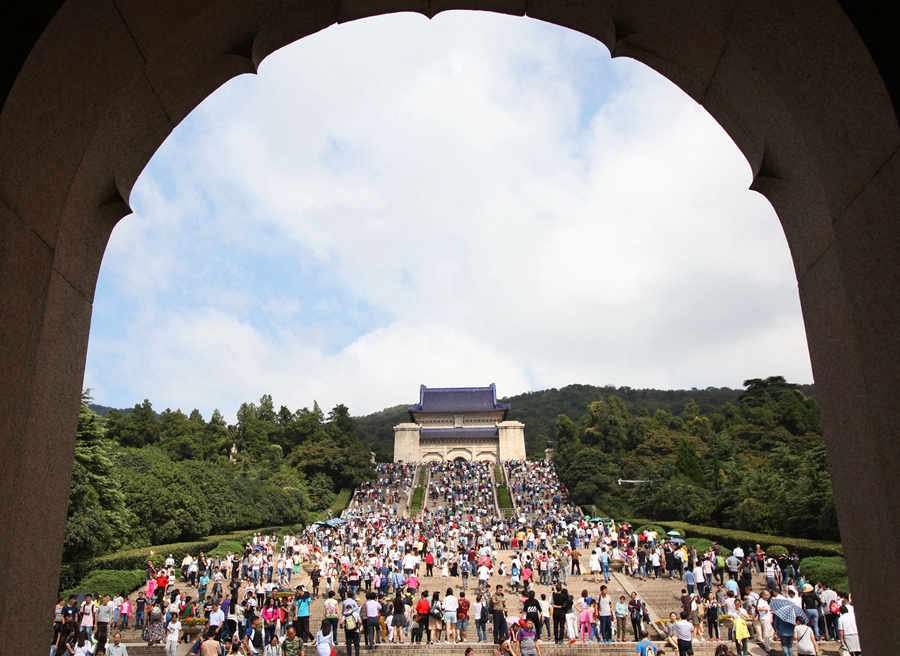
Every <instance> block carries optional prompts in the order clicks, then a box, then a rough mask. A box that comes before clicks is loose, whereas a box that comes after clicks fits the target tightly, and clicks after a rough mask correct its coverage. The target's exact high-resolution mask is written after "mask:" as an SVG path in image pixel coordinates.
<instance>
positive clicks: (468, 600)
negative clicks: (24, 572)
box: [51, 461, 861, 656]
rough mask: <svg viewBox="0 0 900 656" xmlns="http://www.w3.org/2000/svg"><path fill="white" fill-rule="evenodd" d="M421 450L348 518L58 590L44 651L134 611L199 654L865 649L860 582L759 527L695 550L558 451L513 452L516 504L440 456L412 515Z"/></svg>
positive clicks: (381, 477) (127, 618) (61, 649)
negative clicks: (610, 498) (765, 539)
mask: <svg viewBox="0 0 900 656" xmlns="http://www.w3.org/2000/svg"><path fill="white" fill-rule="evenodd" d="M422 464H423V463H393V464H382V465H378V468H377V471H378V480H376V481H372V482H371V483H368V484H366V485H363V486H360V487H359V488H358V489H357V490H356V491H355V493H354V495H353V498H352V501H351V505H350V507H349V508H348V512H347V513H345V516H344V517H342V518H334V519H332V520H330V521H328V522H316V523H313V524H310V525H309V526H307V527H306V529H305V530H303V531H302V532H301V533H298V534H292V533H287V534H285V535H282V536H278V535H254V536H253V538H252V540H250V541H249V542H248V544H247V545H246V546H245V548H244V550H243V552H239V553H232V552H228V553H227V554H225V555H214V556H209V555H205V554H203V553H199V554H185V555H184V557H183V558H181V559H179V560H176V558H175V555H174V554H169V556H168V558H167V559H166V562H165V566H164V567H162V568H156V567H154V566H153V564H152V563H148V568H147V581H146V585H145V587H144V588H142V589H141V590H140V591H138V592H137V593H135V594H131V595H125V594H119V595H116V596H115V597H113V598H112V599H111V598H109V597H104V598H102V599H99V598H96V597H95V596H93V595H85V596H83V597H72V598H69V599H60V600H59V603H58V604H57V608H56V618H55V623H54V632H53V638H52V646H51V656H88V655H90V656H100V655H101V654H103V655H106V656H127V647H128V645H127V644H126V643H125V642H123V641H122V636H123V635H128V634H129V632H131V631H134V630H135V629H137V630H138V631H140V634H139V635H140V637H141V639H142V640H143V641H145V642H146V643H147V644H150V645H155V644H160V645H165V650H166V653H167V654H168V655H170V656H175V652H176V649H177V648H178V645H179V644H181V643H182V642H188V643H189V644H190V649H191V651H192V652H193V653H199V654H201V655H202V656H217V655H222V656H225V655H226V654H242V655H243V656H257V655H258V656H300V654H302V653H306V654H311V651H310V650H312V649H315V651H316V655H317V656H332V654H333V652H332V649H334V648H338V647H339V648H340V649H345V650H346V653H347V656H358V655H359V652H360V649H361V648H363V647H364V648H366V649H375V648H377V647H378V646H379V645H381V644H396V645H423V644H431V645H434V644H438V643H445V644H455V643H476V644H477V643H482V644H486V645H491V646H492V648H493V649H494V650H495V653H497V654H501V655H502V654H511V653H515V654H516V655H517V656H542V654H541V653H540V650H541V648H542V645H543V646H544V648H545V649H546V648H548V646H549V648H550V650H551V651H552V650H553V649H554V648H555V647H554V646H555V645H562V644H567V645H571V644H574V643H575V642H581V643H595V644H600V643H612V642H619V643H622V642H629V643H631V644H632V645H633V648H634V651H635V652H636V653H637V654H639V655H640V656H653V655H654V654H660V653H663V652H665V650H671V651H672V652H673V654H674V652H676V651H677V652H678V654H679V656H690V655H692V654H693V651H694V649H695V648H696V649H699V648H700V647H699V645H701V644H702V643H707V642H718V643H719V648H718V649H716V654H717V655H718V656H727V655H728V654H729V653H731V654H738V655H739V656H749V648H750V641H751V639H752V640H755V641H758V642H759V643H760V645H761V646H762V647H763V648H764V649H765V650H766V651H769V650H772V649H774V646H775V645H776V644H779V645H780V647H781V651H782V652H783V653H784V654H785V656H795V655H796V656H815V655H816V654H820V653H822V652H825V651H826V646H827V645H833V646H834V648H833V649H832V651H836V646H837V645H838V644H840V645H842V646H843V647H845V648H846V649H847V650H848V651H849V652H850V653H851V654H854V655H856V654H859V653H861V649H860V645H859V640H858V632H857V630H856V621H855V615H854V611H853V605H852V602H851V599H850V597H849V596H847V595H839V594H838V593H837V592H835V591H834V590H832V589H830V587H829V586H828V584H827V582H824V581H811V580H807V579H806V578H805V577H804V575H803V572H801V571H800V570H799V561H797V560H795V559H792V558H791V557H790V556H780V558H770V557H768V556H767V555H766V553H765V552H764V551H763V550H762V549H760V548H759V547H758V546H757V548H755V549H750V548H749V545H748V549H747V551H746V552H745V551H744V550H743V549H741V548H740V547H738V548H737V549H735V550H734V551H733V552H731V553H728V552H727V551H725V550H723V549H721V548H719V546H718V545H717V544H714V545H713V546H712V547H710V548H709V549H707V550H705V551H704V552H702V553H700V552H698V551H697V550H696V549H695V548H693V547H692V546H690V545H689V544H686V543H685V542H684V540H682V539H680V537H672V536H665V535H659V534H657V533H656V532H654V531H653V530H652V529H646V530H643V531H642V532H640V533H637V532H634V531H633V530H632V527H629V526H627V525H617V524H616V523H614V522H612V521H611V520H601V519H600V518H589V517H585V516H583V515H582V513H581V512H579V511H578V509H577V508H576V507H575V506H573V505H572V504H571V502H570V500H569V496H568V493H567V491H566V489H565V487H564V486H563V485H562V484H561V483H560V481H559V479H558V477H557V476H556V472H555V470H554V468H553V465H552V463H550V462H529V461H509V462H505V463H502V467H503V468H504V470H505V473H506V478H507V480H508V483H509V487H510V492H511V496H512V499H513V501H514V503H515V504H516V505H517V513H516V515H515V516H513V517H509V518H507V517H501V516H498V514H497V513H496V511H495V507H496V506H495V503H494V496H493V495H494V483H492V479H493V476H494V469H493V467H494V463H485V462H463V461H456V462H448V463H430V464H428V474H429V480H430V483H429V486H428V494H427V497H426V499H427V504H426V507H425V508H423V512H422V513H421V515H420V516H417V517H414V518H413V517H409V516H408V513H405V512H402V511H401V510H400V507H401V504H400V503H399V502H398V500H401V499H405V498H406V497H407V496H408V495H409V492H410V489H411V486H412V484H413V482H414V481H415V477H416V472H417V470H418V468H419V467H420V466H421V465H422ZM498 482H499V481H498ZM420 483H421V484H424V481H420ZM404 507H405V506H404ZM616 577H619V578H618V579H617V578H616ZM676 580H677V583H676ZM658 581H666V582H668V585H669V586H677V588H679V589H681V594H677V595H674V601H675V602H676V603H678V604H679V607H680V611H676V612H673V613H672V614H671V615H670V617H669V619H668V620H665V619H663V620H660V621H659V622H658V623H657V626H658V627H660V631H662V635H661V636H657V632H656V629H655V628H654V627H653V626H651V625H650V624H649V622H650V619H651V617H650V613H651V612H652V610H651V608H650V607H649V605H648V604H647V603H645V602H644V601H643V600H642V598H641V592H640V589H641V586H647V585H651V584H652V583H655V582H658ZM623 586H624V590H627V592H624V593H623V592H617V591H618V590H622V589H623ZM670 598H672V597H670ZM129 627H133V628H129ZM660 637H662V638H663V639H662V640H659V639H657V640H656V641H654V640H653V638H660ZM304 648H306V649H307V651H306V652H304ZM720 651H723V653H722V654H719V652H720ZM556 653H563V652H556Z"/></svg>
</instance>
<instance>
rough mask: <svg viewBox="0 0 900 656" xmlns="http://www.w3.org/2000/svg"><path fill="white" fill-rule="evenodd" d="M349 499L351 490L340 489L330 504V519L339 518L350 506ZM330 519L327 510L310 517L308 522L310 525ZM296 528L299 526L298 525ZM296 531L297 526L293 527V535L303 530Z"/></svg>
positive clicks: (351, 494) (347, 488)
mask: <svg viewBox="0 0 900 656" xmlns="http://www.w3.org/2000/svg"><path fill="white" fill-rule="evenodd" d="M351 499H353V489H352V488H349V487H342V488H341V491H340V492H338V495H337V497H336V498H335V500H334V503H332V504H331V517H340V516H341V513H342V512H344V511H345V510H346V509H347V506H349V505H350V500H351ZM331 517H329V516H328V511H327V510H323V511H322V512H320V513H318V514H316V515H315V516H311V517H310V518H309V522H310V524H312V523H314V522H317V521H321V520H325V519H331ZM298 526H299V524H298ZM296 529H297V526H294V533H300V531H302V530H303V529H302V528H301V529H300V531H298V530H296Z"/></svg>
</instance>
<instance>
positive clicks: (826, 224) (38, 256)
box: [0, 0, 900, 653]
mask: <svg viewBox="0 0 900 656" xmlns="http://www.w3.org/2000/svg"><path fill="white" fill-rule="evenodd" d="M448 9H478V10H487V11H494V12H499V13H506V14H511V15H515V16H525V15H527V16H531V17H533V18H536V19H540V20H545V21H548V22H552V23H556V24H558V25H562V26H564V27H569V28H572V29H575V30H578V31H581V32H584V33H585V34H588V35H590V36H593V37H594V38H596V39H597V40H599V41H600V42H602V43H604V44H605V45H606V46H607V47H608V48H609V50H610V51H611V53H612V54H613V56H628V57H633V58H634V59H637V60H639V61H641V62H643V63H645V64H647V65H648V66H650V67H651V68H653V69H655V70H656V71H658V72H659V73H661V74H662V75H664V76H666V77H667V78H669V79H670V80H672V81H673V82H674V83H675V84H677V85H678V86H679V87H681V88H682V89H683V90H684V91H685V92H686V93H687V94H688V95H690V96H691V97H692V98H694V99H695V100H697V101H698V102H699V103H701V104H702V105H703V106H704V107H705V108H706V109H707V110H708V111H709V112H710V114H711V115H712V116H713V117H714V118H715V119H716V120H717V121H718V122H719V123H720V124H721V125H722V126H723V127H724V128H725V130H726V131H727V132H728V133H729V135H731V137H732V138H733V139H734V141H735V142H736V143H737V145H738V146H739V147H740V149H741V150H742V151H743V153H744V154H745V156H746V157H747V159H748V161H749V162H750V165H751V167H752V170H753V172H754V181H753V185H752V188H753V189H755V190H756V191H758V192H760V193H762V194H764V195H765V196H766V197H767V198H768V199H769V200H770V202H771V203H772V204H773V206H774V207H775V209H776V211H777V213H778V216H779V219H780V220H781V222H782V225H783V227H784V231H785V235H786V237H787V239H788V243H789V246H790V249H791V254H792V258H793V261H794V267H795V271H796V274H797V280H798V285H799V289H800V298H801V306H802V309H803V314H804V321H805V324H806V330H807V336H808V340H809V346H810V355H811V359H812V364H813V371H814V374H815V379H816V385H817V390H818V395H819V399H820V405H821V408H822V413H823V427H824V432H825V438H826V445H827V449H828V458H829V464H830V468H831V473H832V481H833V485H834V490H835V496H836V502H837V509H838V516H839V521H840V524H841V529H842V533H843V536H844V545H845V549H846V553H847V558H848V570H849V574H850V578H851V580H852V581H853V584H854V591H855V601H856V605H857V606H858V607H859V609H860V612H859V613H858V617H859V624H860V629H861V632H862V635H863V639H864V642H865V644H866V648H867V649H873V648H887V634H883V635H879V633H881V632H878V631H876V630H875V622H876V618H877V617H879V614H878V613H879V609H880V608H882V607H885V606H886V605H887V604H889V603H890V602H891V601H892V600H891V599H890V598H889V597H888V595H889V594H890V591H889V590H888V589H886V588H884V587H880V585H879V584H880V580H879V579H878V576H877V573H876V572H873V571H872V572H870V571H869V568H868V567H867V562H866V558H867V554H868V549H870V548H872V546H874V545H877V544H891V543H893V542H894V541H895V538H897V537H898V534H900V528H898V526H900V522H898V521H897V520H898V519H900V504H898V501H897V499H895V496H896V494H895V489H896V487H895V484H894V478H895V474H894V472H895V471H896V469H897V466H898V464H900V446H898V445H900V439H898V438H900V428H898V425H897V422H896V417H897V416H900V399H898V396H900V395H898V394H897V391H898V390H900V353H898V349H897V346H896V343H897V340H896V333H897V329H896V325H897V320H898V319H900V284H898V282H900V281H898V267H897V262H896V256H897V253H900V227H898V226H900V221H898V217H900V162H898V157H897V150H898V146H900V129H898V122H897V117H896V113H895V111H894V108H893V106H892V104H891V99H890V97H889V94H888V92H887V90H886V88H885V85H884V83H883V80H882V78H881V77H880V75H879V71H878V70H877V68H876V66H875V64H874V62H873V61H872V58H871V56H870V55H869V52H868V51H867V50H866V46H865V44H864V43H863V41H862V39H861V38H860V36H859V34H858V33H857V31H856V29H855V28H854V26H853V24H852V23H851V22H850V21H849V19H848V18H847V16H846V15H845V14H844V12H843V10H842V9H841V7H840V6H839V5H838V4H837V3H836V2H834V1H833V0H826V1H824V2H823V1H820V0H798V1H797V2H791V3H782V2H778V1H777V0H757V1H755V2H749V1H748V2H738V1H737V0H732V1H730V2H718V1H714V0H685V1H684V2H681V3H671V2H665V1H664V0H645V1H643V2H621V3H614V2H609V3H601V2H596V3H591V2H574V1H567V0H530V1H529V0H478V1H475V0H461V1H459V2H450V1H447V0H431V1H429V0H309V1H308V2H304V3H295V2H287V1H283V0H267V1H262V2H261V1H259V0H233V1H228V2H226V1H225V0H201V1H198V2H190V3H187V2H181V1H179V0H161V1H160V2H156V3H141V2H137V1H136V0H66V1H65V2H63V3H62V5H61V7H60V8H59V10H58V11H57V12H56V15H55V16H54V17H53V19H52V20H51V21H50V22H49V23H48V24H47V26H46V28H45V29H44V31H43V33H42V34H41V36H40V38H39V39H38V41H37V43H36V44H35V45H34V47H33V48H32V50H31V52H30V54H29V55H28V57H27V59H26V60H25V62H24V64H23V65H22V67H21V69H20V70H19V73H18V76H17V78H16V81H15V83H14V84H13V86H12V87H11V89H10V92H9V95H8V96H7V98H6V101H5V103H4V105H3V108H2V110H0V226H2V230H3V239H2V240H0V271H2V274H3V281H4V285H3V287H2V290H0V308H2V312H0V338H2V344H3V345H4V355H3V358H2V359H0V385H2V389H3V390H4V394H3V395H2V397H0V408H2V411H0V476H2V480H3V485H2V486H0V507H3V508H4V519H5V522H4V526H3V528H2V531H0V576H2V577H3V580H4V581H5V582H6V585H5V587H4V589H3V590H2V591H0V634H2V635H21V634H22V632H24V634H25V635H41V633H40V631H41V630H43V627H44V622H45V618H46V617H48V615H47V614H48V613H49V609H50V608H51V607H52V602H53V600H54V594H55V591H56V583H57V578H58V572H59V559H60V554H61V549H62V538H63V534H64V528H65V515H66V502H67V498H68V490H69V485H68V483H69V479H70V476H71V467H72V458H73V453H74V433H75V426H76V423H77V410H78V403H79V399H80V392H81V385H82V380H83V372H84V363H85V357H86V351H87V339H88V333H89V328H90V316H91V304H92V302H93V296H94V288H95V284H96V280H97V273H98V271H99V266H100V261H101V259H102V256H103V251H104V249H105V246H106V243H107V240H108V237H109V234H110V232H111V231H112V229H113V227H114V226H115V224H116V222H117V221H118V220H119V219H120V218H122V217H123V216H125V215H126V214H127V213H128V212H129V208H128V204H127V201H128V197H129V194H130V191H131V188H132V186H133V184H134V182H135V180H136V179H137V176H138V175H139V173H140V171H141V170H142V169H143V167H144V165H145V164H146V162H147V161H148V160H149V158H150V157H151V155H152V154H153V152H155V150H156V149H157V148H158V146H159V145H160V144H161V143H162V141H163V140H164V139H165V137H166V136H167V135H168V134H169V133H170V132H171V130H172V129H173V128H174V126H175V125H177V123H178V122H179V121H181V120H182V119H183V118H184V117H185V116H186V115H187V114H188V113H189V112H190V111H191V110H192V109H193V108H194V107H196V106H197V104H199V102H200V101H201V100H202V99H203V98H205V97H206V96H207V95H208V94H209V93H211V92H212V91H213V90H214V89H216V88H217V87H218V86H220V85H221V84H222V83H224V82H225V81H227V80H228V79H230V78H231V77H234V76H235V75H239V74H242V73H252V72H255V70H256V68H257V66H258V65H259V63H260V62H261V61H262V60H263V59H264V58H265V57H266V56H267V55H269V54H270V53H271V52H273V51H274V50H276V49H278V48H280V47H282V46H284V45H286V44H288V43H291V42H293V41H296V40H297V39H300V38H303V37H304V36H307V35H309V34H312V33H314V32H316V31H319V30H321V29H323V28H325V27H328V26H329V25H332V24H334V23H336V22H337V23H340V22H346V21H350V20H356V19H359V18H364V17H367V16H374V15H379V14H386V13H392V12H398V11H412V12H418V13H421V14H423V15H425V16H429V17H430V16H433V15H435V14H437V13H438V12H440V11H444V10H448ZM861 473H865V474H866V475H865V476H860V475H859V474H861ZM876 517H877V518H878V522H877V523H876V522H872V521H870V520H869V518H872V519H874V518H876ZM23 549H27V551H28V557H29V559H30V564H29V571H28V573H27V575H26V576H23V575H22V572H21V570H20V568H21V562H22V551H23ZM32 642H34V641H32ZM39 642H40V641H38V643H37V644H31V643H29V644H28V646H26V647H25V648H26V649H27V650H31V651H33V652H34V653H37V652H38V651H39V650H40V649H43V647H40V646H39Z"/></svg>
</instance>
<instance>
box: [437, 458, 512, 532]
mask: <svg viewBox="0 0 900 656" xmlns="http://www.w3.org/2000/svg"><path fill="white" fill-rule="evenodd" d="M490 468H491V465H490V463H487V462H473V463H469V462H463V461H462V460H455V461H451V462H434V463H431V466H430V483H429V484H428V500H429V502H430V505H426V511H427V512H426V513H425V514H426V515H427V516H428V517H431V518H442V519H444V520H450V519H451V518H453V517H459V516H462V515H468V514H475V515H478V516H480V517H486V516H488V515H493V514H494V510H495V509H494V484H493V483H492V482H491V469H490Z"/></svg>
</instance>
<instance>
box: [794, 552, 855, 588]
mask: <svg viewBox="0 0 900 656" xmlns="http://www.w3.org/2000/svg"><path fill="white" fill-rule="evenodd" d="M800 573H801V574H802V575H803V576H804V577H806V579H807V580H808V581H809V582H810V584H811V585H815V584H816V583H818V582H819V581H825V582H826V583H828V585H829V586H830V587H831V588H832V589H834V590H837V591H838V592H846V593H849V592H850V585H849V583H848V582H847V566H846V564H845V563H844V559H843V558H842V557H840V556H811V557H810V558H804V559H803V560H801V561H800Z"/></svg>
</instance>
